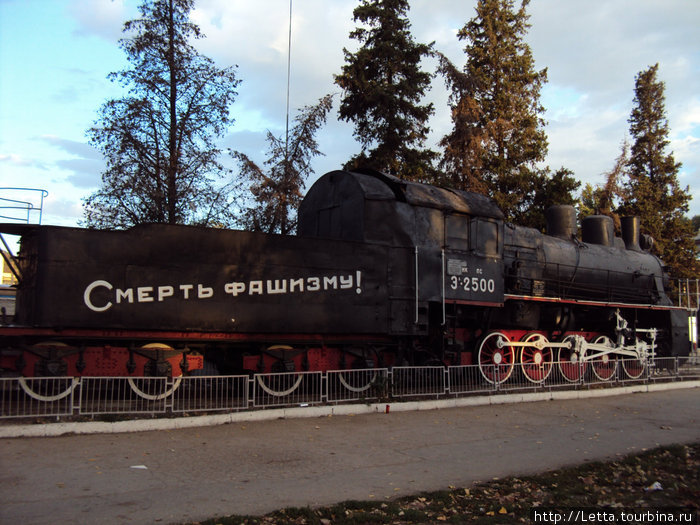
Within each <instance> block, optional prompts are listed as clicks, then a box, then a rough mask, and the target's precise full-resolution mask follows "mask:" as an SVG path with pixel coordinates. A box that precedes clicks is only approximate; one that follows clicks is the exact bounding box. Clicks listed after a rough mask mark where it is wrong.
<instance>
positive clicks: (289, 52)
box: [284, 0, 292, 171]
mask: <svg viewBox="0 0 700 525" xmlns="http://www.w3.org/2000/svg"><path fill="white" fill-rule="evenodd" d="M291 71H292V0H289V39H288V44H287V124H286V129H285V139H284V162H285V171H286V164H287V162H288V160H289V157H288V155H289V85H290V83H291V81H290V78H291Z"/></svg>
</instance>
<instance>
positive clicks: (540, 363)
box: [520, 333, 552, 383]
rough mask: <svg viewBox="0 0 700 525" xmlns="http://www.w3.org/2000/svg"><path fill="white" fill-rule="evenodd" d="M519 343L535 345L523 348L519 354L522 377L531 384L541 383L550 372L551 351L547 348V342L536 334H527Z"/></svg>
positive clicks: (540, 335)
mask: <svg viewBox="0 0 700 525" xmlns="http://www.w3.org/2000/svg"><path fill="white" fill-rule="evenodd" d="M521 341H522V342H523V343H533V344H534V345H535V346H524V347H523V349H522V351H521V353H520V365H521V367H522V370H523V375H524V376H525V378H526V379H527V380H528V381H530V382H532V383H541V382H542V381H544V380H545V379H547V377H548V376H549V374H550V373H551V372H552V349H551V348H550V347H549V341H548V340H547V338H546V337H545V336H544V335H542V334H538V333H531V334H527V335H525V336H524V337H523V338H522V339H521Z"/></svg>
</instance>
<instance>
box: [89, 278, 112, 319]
mask: <svg viewBox="0 0 700 525" xmlns="http://www.w3.org/2000/svg"><path fill="white" fill-rule="evenodd" d="M97 287H102V288H107V290H111V289H112V288H113V286H112V285H111V284H110V283H108V282H107V281H93V282H91V283H90V284H89V285H88V286H87V288H85V292H84V293H83V302H84V303H85V306H87V307H88V308H89V309H90V310H92V311H93V312H104V311H105V310H109V309H110V308H111V307H112V302H111V301H107V303H106V304H105V305H104V306H95V305H94V304H93V303H92V297H91V295H92V291H93V290H94V289H95V288H97Z"/></svg>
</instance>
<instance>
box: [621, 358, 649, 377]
mask: <svg viewBox="0 0 700 525" xmlns="http://www.w3.org/2000/svg"><path fill="white" fill-rule="evenodd" d="M646 367H647V366H646V362H645V361H644V359H639V358H637V359H622V369H623V370H624V371H625V375H626V376H627V377H629V378H630V379H639V378H640V377H642V374H644V371H645V370H646Z"/></svg>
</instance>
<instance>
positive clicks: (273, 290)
mask: <svg viewBox="0 0 700 525" xmlns="http://www.w3.org/2000/svg"><path fill="white" fill-rule="evenodd" d="M273 283H274V286H273ZM267 293H269V294H280V293H287V281H286V280H284V279H282V280H279V279H275V280H274V281H267Z"/></svg>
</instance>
